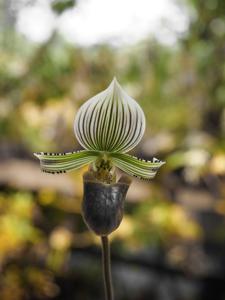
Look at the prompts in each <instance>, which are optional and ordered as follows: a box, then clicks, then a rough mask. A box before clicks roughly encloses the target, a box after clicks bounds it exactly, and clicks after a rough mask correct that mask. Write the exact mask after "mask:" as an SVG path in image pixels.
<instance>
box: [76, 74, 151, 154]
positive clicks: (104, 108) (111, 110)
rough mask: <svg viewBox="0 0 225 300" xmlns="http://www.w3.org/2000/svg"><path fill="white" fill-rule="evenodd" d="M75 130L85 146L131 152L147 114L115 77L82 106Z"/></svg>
mask: <svg viewBox="0 0 225 300" xmlns="http://www.w3.org/2000/svg"><path fill="white" fill-rule="evenodd" d="M74 131H75V135H76V137H77V139H78V141H79V143H80V144H81V145H82V146H83V147H84V148H85V149H88V150H97V151H107V152H128V151H129V150H131V149H133V148H134V147H135V146H136V145H137V144H138V143H139V141H140V140H141V138H142V136H143V134H144V131H145V116H144V113H143V111H142V109H141V107H140V106H139V104H138V103H137V102H136V101H135V100H134V99H132V98H131V97H130V96H128V95H127V94H126V93H125V92H124V91H123V89H122V88H121V86H120V85H119V83H118V82H117V80H116V79H115V78H114V80H113V81H112V83H111V84H110V85H109V87H108V88H107V89H106V90H104V91H103V92H101V93H99V94H97V95H96V96H94V97H93V98H91V99H89V100H88V101H87V102H85V103H84V104H83V105H82V106H81V108H80V109H79V111H78V113H77V115H76V119H75V122H74Z"/></svg>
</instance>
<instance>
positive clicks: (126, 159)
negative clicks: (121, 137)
mask: <svg viewBox="0 0 225 300" xmlns="http://www.w3.org/2000/svg"><path fill="white" fill-rule="evenodd" d="M110 157H111V160H112V161H113V163H114V165H115V166H116V167H118V168H119V169H121V170H122V171H124V172H126V173H127V174H129V175H132V176H135V177H138V178H140V179H152V178H153V177H155V175H156V173H157V171H158V169H159V168H160V167H161V166H162V165H163V164H165V162H163V161H160V160H158V159H156V158H153V160H152V161H146V160H143V159H138V158H137V157H135V156H131V155H129V154H122V153H110Z"/></svg>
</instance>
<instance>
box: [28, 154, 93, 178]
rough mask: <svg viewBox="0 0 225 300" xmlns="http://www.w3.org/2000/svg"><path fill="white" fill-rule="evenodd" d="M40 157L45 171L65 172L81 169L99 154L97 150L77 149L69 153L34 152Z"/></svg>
mask: <svg viewBox="0 0 225 300" xmlns="http://www.w3.org/2000/svg"><path fill="white" fill-rule="evenodd" d="M34 155H35V156H36V157H37V158H39V159H40V165H41V169H42V171H43V172H47V173H52V174H54V173H65V172H67V171H70V170H76V169H79V168H81V167H83V166H85V165H87V164H90V163H92V162H94V161H95V160H96V159H97V157H98V156H99V153H98V152H95V151H86V150H82V151H77V152H68V153H44V152H40V153H34Z"/></svg>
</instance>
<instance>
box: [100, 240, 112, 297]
mask: <svg viewBox="0 0 225 300" xmlns="http://www.w3.org/2000/svg"><path fill="white" fill-rule="evenodd" d="M101 241H102V270H103V278H104V286H105V299H106V300H113V286H112V276H111V259H110V245H109V240H108V236H107V235H104V236H101Z"/></svg>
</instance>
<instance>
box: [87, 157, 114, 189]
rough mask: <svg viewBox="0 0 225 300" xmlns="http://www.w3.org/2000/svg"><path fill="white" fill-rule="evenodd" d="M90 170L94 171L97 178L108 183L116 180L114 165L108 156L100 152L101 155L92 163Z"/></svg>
mask: <svg viewBox="0 0 225 300" xmlns="http://www.w3.org/2000/svg"><path fill="white" fill-rule="evenodd" d="M90 171H92V172H93V173H94V176H95V178H96V179H97V180H99V181H102V182H104V183H107V184H110V183H115V182H116V174H115V167H114V166H113V164H112V161H111V160H110V158H109V156H108V155H107V154H106V153H102V154H101V156H100V157H99V158H98V159H97V160H96V161H95V162H93V163H92V165H91V167H90Z"/></svg>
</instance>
